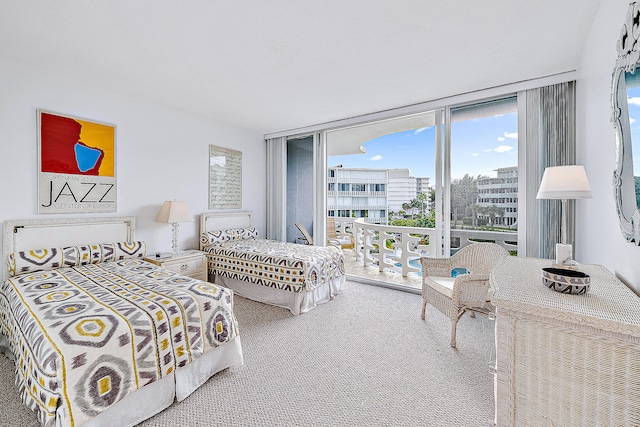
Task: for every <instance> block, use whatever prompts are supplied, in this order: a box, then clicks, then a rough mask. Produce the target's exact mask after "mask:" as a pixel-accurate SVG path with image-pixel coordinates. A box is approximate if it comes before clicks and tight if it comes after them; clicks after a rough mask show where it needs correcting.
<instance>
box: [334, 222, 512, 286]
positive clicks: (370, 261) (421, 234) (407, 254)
mask: <svg viewBox="0 0 640 427" xmlns="http://www.w3.org/2000/svg"><path fill="white" fill-rule="evenodd" d="M336 227H337V229H338V230H339V231H341V232H343V233H350V234H352V235H353V236H354V240H355V243H356V244H355V248H354V253H355V258H356V261H357V262H362V263H363V265H364V266H365V267H377V268H378V270H379V271H380V272H383V271H385V270H392V271H395V272H399V273H401V274H402V276H403V277H407V275H408V274H409V273H411V272H415V273H418V272H420V268H419V266H417V265H416V263H415V262H414V263H413V265H412V263H411V261H413V260H416V259H418V258H420V256H439V251H437V248H436V244H435V243H436V229H435V228H424V227H400V226H393V225H383V224H373V223H370V222H369V221H367V218H357V219H353V220H351V219H349V220H347V219H346V218H345V219H340V218H336ZM451 238H452V240H453V241H455V242H456V243H457V246H456V247H455V248H452V252H454V251H456V250H457V249H459V248H462V247H464V246H467V245H470V244H472V243H474V242H477V241H490V242H495V243H496V244H498V245H500V246H502V247H504V248H506V249H507V250H508V251H512V252H514V251H517V250H518V244H517V241H518V235H517V232H500V231H483V230H462V229H453V230H451ZM387 242H388V243H387ZM347 273H348V272H347Z"/></svg>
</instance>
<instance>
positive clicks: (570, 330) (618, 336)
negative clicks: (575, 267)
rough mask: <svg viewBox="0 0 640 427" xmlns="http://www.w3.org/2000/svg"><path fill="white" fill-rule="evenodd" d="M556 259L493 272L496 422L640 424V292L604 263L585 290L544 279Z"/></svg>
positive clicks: (593, 269)
mask: <svg viewBox="0 0 640 427" xmlns="http://www.w3.org/2000/svg"><path fill="white" fill-rule="evenodd" d="M551 263H552V261H551V260H543V259H536V258H518V257H512V258H509V259H508V260H507V261H506V262H505V263H503V264H501V265H500V266H498V267H497V268H496V269H495V270H494V271H493V273H492V275H491V283H492V286H493V288H494V295H493V298H492V303H493V304H494V305H495V306H496V384H495V386H496V387H495V393H496V425H497V426H542V425H544V426H578V425H579V426H590V425H592V426H604V425H611V426H613V425H615V426H626V425H628V426H638V425H640V297H638V296H637V295H636V294H635V293H633V291H631V290H630V289H629V288H627V287H626V286H625V285H624V284H623V283H622V282H620V281H619V280H618V279H617V278H616V277H615V276H614V275H613V274H611V272H609V271H608V270H607V269H605V268H604V267H602V266H599V265H581V266H580V267H579V268H580V270H581V271H584V272H585V273H587V274H589V275H590V276H591V289H590V290H589V292H588V293H587V294H586V295H568V294H562V293H559V292H556V291H553V290H551V289H549V288H547V287H545V286H544V285H543V284H542V271H541V269H542V268H543V267H550V266H551Z"/></svg>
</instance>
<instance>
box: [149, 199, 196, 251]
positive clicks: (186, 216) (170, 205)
mask: <svg viewBox="0 0 640 427" xmlns="http://www.w3.org/2000/svg"><path fill="white" fill-rule="evenodd" d="M156 222H164V223H168V224H171V228H172V231H173V240H172V246H171V247H172V248H173V255H177V254H178V226H179V225H180V224H179V223H180V222H193V217H192V216H191V213H190V212H189V208H188V207H187V203H186V202H179V201H175V200H173V201H167V202H164V204H163V205H162V208H161V209H160V212H158V215H157V216H156Z"/></svg>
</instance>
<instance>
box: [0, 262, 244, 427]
mask: <svg viewBox="0 0 640 427" xmlns="http://www.w3.org/2000/svg"><path fill="white" fill-rule="evenodd" d="M232 308H233V294H232V291H230V290H228V289H226V288H222V287H218V286H215V285H213V284H211V283H207V282H201V281H198V280H195V279H191V278H189V277H184V276H180V275H177V274H176V273H173V272H171V271H168V270H165V269H162V268H160V267H156V266H154V265H152V264H149V263H146V262H144V261H141V260H133V259H125V260H122V261H114V262H105V263H98V264H90V265H84V266H76V267H65V268H60V269H55V270H51V271H40V272H32V273H25V274H21V275H17V276H14V277H12V278H10V279H9V280H7V281H5V282H4V283H3V284H2V287H1V289H0V330H1V331H2V333H3V334H4V335H5V336H6V337H7V338H8V340H9V343H10V345H11V348H12V350H13V353H14V356H15V357H16V370H17V373H16V383H17V385H18V387H19V390H20V394H21V397H22V399H23V400H24V402H25V403H26V404H27V406H29V407H30V408H31V409H33V410H34V411H35V412H36V413H37V414H38V417H39V419H40V421H41V423H42V424H43V425H46V426H49V425H54V424H55V423H56V417H61V418H62V419H61V420H58V422H60V424H62V425H71V426H73V425H79V424H82V423H83V422H85V421H87V420H88V419H90V418H92V417H94V416H96V415H97V414H99V413H100V412H102V411H103V410H105V409H106V408H107V407H108V406H109V405H111V404H112V403H115V402H117V401H119V400H120V399H122V398H123V397H125V396H126V395H127V394H129V393H131V392H133V391H135V390H136V389H138V388H140V387H142V386H144V385H146V384H149V383H152V382H154V381H158V380H160V379H161V378H162V377H164V376H166V375H168V374H170V373H171V372H173V371H174V370H175V369H176V368H177V367H181V366H184V365H186V364H188V363H189V362H191V361H193V360H194V359H196V358H197V357H199V356H200V355H202V354H203V353H205V352H207V351H208V350H210V349H213V348H215V347H217V346H219V345H221V344H223V343H225V342H227V341H230V340H232V339H234V338H235V337H236V335H237V333H238V326H237V321H236V318H235V316H234V314H233V311H232ZM58 408H61V409H58ZM56 411H57V412H56Z"/></svg>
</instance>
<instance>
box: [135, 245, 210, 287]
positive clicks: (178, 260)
mask: <svg viewBox="0 0 640 427" xmlns="http://www.w3.org/2000/svg"><path fill="white" fill-rule="evenodd" d="M144 260H145V261H147V262H150V263H152V264H155V265H159V266H161V267H163V268H166V269H167V270H171V271H175V272H176V273H178V274H181V275H183V276H189V277H192V278H194V279H197V280H204V281H207V256H206V254H205V253H204V252H202V251H198V250H195V249H190V250H186V251H181V252H180V253H178V254H177V255H173V254H172V253H162V254H160V257H155V256H147V257H145V258H144Z"/></svg>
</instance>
